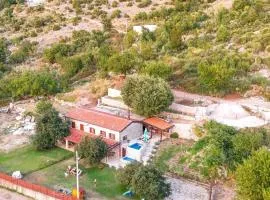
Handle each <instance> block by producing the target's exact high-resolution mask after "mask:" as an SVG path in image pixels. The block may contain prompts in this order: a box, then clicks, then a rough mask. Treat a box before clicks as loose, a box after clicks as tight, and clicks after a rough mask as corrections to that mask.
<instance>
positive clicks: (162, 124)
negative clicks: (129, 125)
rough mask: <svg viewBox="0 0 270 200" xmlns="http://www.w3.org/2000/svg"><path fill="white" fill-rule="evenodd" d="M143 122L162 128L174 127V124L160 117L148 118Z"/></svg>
mask: <svg viewBox="0 0 270 200" xmlns="http://www.w3.org/2000/svg"><path fill="white" fill-rule="evenodd" d="M143 122H144V123H146V124H148V125H151V126H154V127H156V128H158V129H161V130H167V129H169V128H172V127H173V124H170V123H168V122H166V121H165V120H163V119H160V118H158V117H151V118H147V119H145V120H143Z"/></svg>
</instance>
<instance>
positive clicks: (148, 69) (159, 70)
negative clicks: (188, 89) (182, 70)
mask: <svg viewBox="0 0 270 200" xmlns="http://www.w3.org/2000/svg"><path fill="white" fill-rule="evenodd" d="M142 72H143V73H145V74H148V75H150V76H154V77H159V78H162V79H165V80H167V79H169V78H170V76H171V75H172V68H171V67H170V66H169V65H167V64H165V63H163V62H161V61H151V62H147V63H146V64H145V66H144V68H143V69H142Z"/></svg>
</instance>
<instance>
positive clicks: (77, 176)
mask: <svg viewBox="0 0 270 200" xmlns="http://www.w3.org/2000/svg"><path fill="white" fill-rule="evenodd" d="M76 179H77V199H80V187H79V156H78V151H76Z"/></svg>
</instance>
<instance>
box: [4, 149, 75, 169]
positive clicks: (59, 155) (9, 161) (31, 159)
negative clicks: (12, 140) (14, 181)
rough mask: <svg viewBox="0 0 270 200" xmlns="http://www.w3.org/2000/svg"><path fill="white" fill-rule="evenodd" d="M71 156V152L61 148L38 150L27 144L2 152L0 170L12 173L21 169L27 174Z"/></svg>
mask: <svg viewBox="0 0 270 200" xmlns="http://www.w3.org/2000/svg"><path fill="white" fill-rule="evenodd" d="M71 156H72V153H71V152H69V151H66V150H64V149H60V148H55V149H52V150H48V151H37V150H35V149H34V147H32V146H26V147H23V148H19V149H16V150H14V151H12V152H9V153H0V163H1V164H0V171H3V172H5V173H11V172H13V171H17V170H20V171H21V172H22V173H23V174H27V173H30V172H33V171H37V170H39V169H42V168H45V167H48V166H50V165H52V164H55V163H57V162H59V161H61V160H64V159H66V158H70V157H71Z"/></svg>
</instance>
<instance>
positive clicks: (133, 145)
mask: <svg viewBox="0 0 270 200" xmlns="http://www.w3.org/2000/svg"><path fill="white" fill-rule="evenodd" d="M129 147H130V148H133V149H136V150H140V149H141V148H142V145H141V144H140V143H137V142H136V143H134V144H132V145H129Z"/></svg>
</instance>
